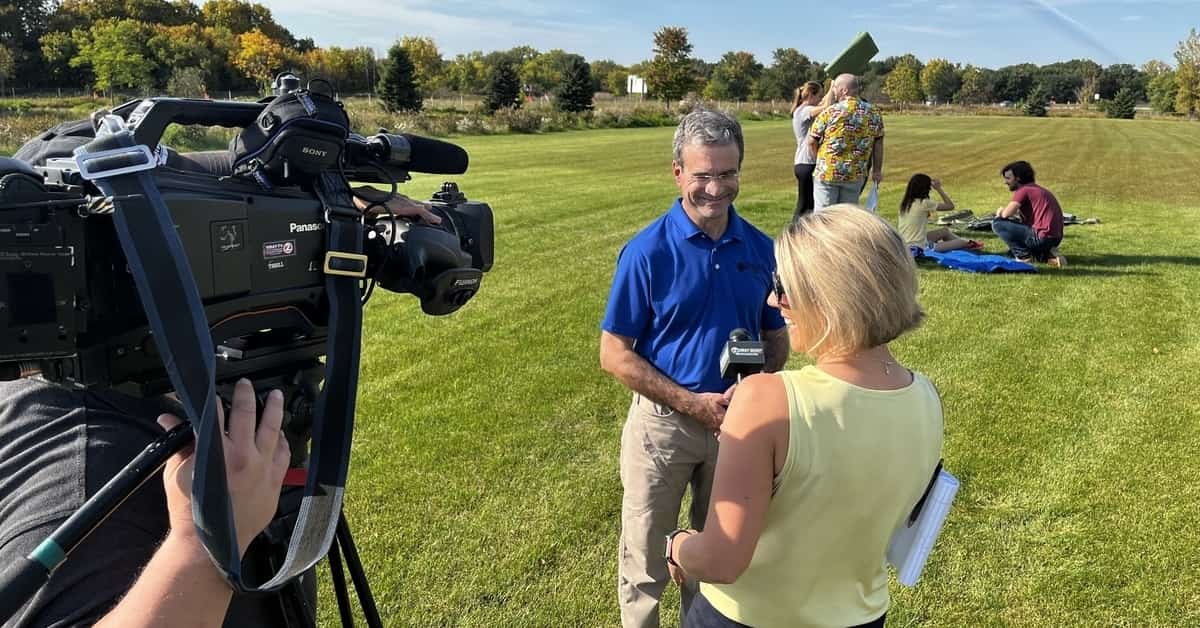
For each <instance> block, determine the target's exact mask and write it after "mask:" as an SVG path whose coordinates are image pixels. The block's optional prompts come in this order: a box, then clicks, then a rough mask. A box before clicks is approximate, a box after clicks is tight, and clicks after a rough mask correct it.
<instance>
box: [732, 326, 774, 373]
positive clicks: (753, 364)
mask: <svg viewBox="0 0 1200 628" xmlns="http://www.w3.org/2000/svg"><path fill="white" fill-rule="evenodd" d="M766 364H767V358H766V354H765V353H764V352H763V343H762V341H760V340H751V339H750V332H748V331H746V330H745V329H742V328H741V327H739V328H737V329H735V330H733V331H731V332H729V340H728V341H726V343H725V349H724V350H722V351H721V378H722V379H735V378H736V379H737V381H738V382H739V383H740V382H741V381H742V377H743V376H746V375H753V374H755V373H761V372H762V370H763V368H764V367H765V366H766Z"/></svg>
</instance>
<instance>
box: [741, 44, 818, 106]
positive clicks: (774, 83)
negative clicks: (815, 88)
mask: <svg viewBox="0 0 1200 628" xmlns="http://www.w3.org/2000/svg"><path fill="white" fill-rule="evenodd" d="M771 57H772V63H771V67H769V68H766V69H764V70H763V72H762V76H761V77H759V79H758V82H757V84H756V85H755V89H754V94H753V97H754V99H755V100H791V98H792V94H793V93H794V92H795V90H796V88H797V87H800V86H801V85H803V84H804V83H805V82H806V81H819V80H821V78H822V77H821V75H822V71H821V67H820V66H819V65H817V64H815V63H813V62H812V61H811V60H809V58H808V57H806V56H805V55H803V54H801V53H800V51H799V50H796V49H795V48H776V49H775V50H774V52H772V53H771Z"/></svg>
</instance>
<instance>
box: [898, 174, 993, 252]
mask: <svg viewBox="0 0 1200 628" xmlns="http://www.w3.org/2000/svg"><path fill="white" fill-rule="evenodd" d="M931 189H932V190H936V191H937V193H938V196H941V197H942V200H941V201H935V200H933V199H931V198H929V191H930V190H931ZM953 209H954V201H952V200H950V195H949V194H946V190H944V189H942V182H941V181H940V180H938V179H931V178H930V177H929V175H927V174H920V173H917V174H914V175H913V176H912V178H911V179H909V180H908V187H907V188H905V190H904V199H903V200H901V201H900V220H899V221H898V222H897V227H899V230H900V237H901V238H904V243H905V244H907V245H909V246H919V247H921V248H926V247H928V248H931V249H933V250H935V251H937V252H939V253H944V252H946V251H954V250H956V249H971V250H978V249H981V248H983V243H982V242H980V241H978V240H966V239H963V238H960V237H958V236H957V235H955V234H954V232H953V231H951V230H950V229H948V228H946V227H939V228H937V229H933V230H930V229H929V228H928V225H929V219H930V218H932V217H933V215H934V213H936V212H942V211H950V210H953Z"/></svg>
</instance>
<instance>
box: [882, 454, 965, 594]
mask: <svg viewBox="0 0 1200 628" xmlns="http://www.w3.org/2000/svg"><path fill="white" fill-rule="evenodd" d="M957 492H958V478H956V477H954V476H953V475H950V474H949V473H947V472H946V471H943V470H941V469H940V465H939V470H938V473H937V477H936V478H935V479H934V481H933V486H932V487H930V489H929V492H928V493H927V495H926V497H925V503H924V504H923V505H922V506H921V511H920V513H919V514H918V515H917V518H916V520H915V521H914V522H913V523H912V525H908V523H909V520H908V517H905V519H904V521H903V522H901V525H900V527H899V528H898V529H897V530H896V531H895V532H894V533H893V534H892V540H891V542H890V543H888V550H887V560H888V562H889V563H891V564H892V566H893V567H895V568H896V578H897V579H898V580H899V581H900V584H902V585H904V586H906V587H911V586H914V585H916V584H917V580H918V579H920V577H921V570H922V569H924V568H925V562H926V561H927V560H929V553H930V551H932V550H933V542H934V541H936V540H937V537H938V533H940V532H941V531H942V523H943V522H945V521H946V515H947V514H949V512H950V504H952V503H953V502H954V495H955V494H956V493H957Z"/></svg>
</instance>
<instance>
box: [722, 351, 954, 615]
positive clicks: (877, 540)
mask: <svg viewBox="0 0 1200 628" xmlns="http://www.w3.org/2000/svg"><path fill="white" fill-rule="evenodd" d="M779 375H780V376H781V377H783V382H784V386H785V387H786V389H787V396H788V407H789V416H790V418H791V429H790V437H789V441H788V452H787V459H786V460H785V461H784V464H783V469H782V470H781V471H780V472H779V475H778V476H776V477H775V480H774V483H773V491H772V496H771V505H770V506H769V507H768V509H767V520H766V525H765V526H764V528H763V533H762V536H761V538H759V540H758V545H757V546H756V547H755V549H754V557H753V558H752V559H751V561H750V566H749V567H747V569H746V571H745V572H744V573H743V574H742V575H741V577H739V578H738V580H737V582H735V583H733V584H729V585H716V584H708V583H703V584H702V585H701V587H700V590H701V592H702V593H703V594H704V597H705V598H707V599H708V601H709V602H711V603H712V605H713V607H714V608H716V609H717V610H718V611H720V612H721V614H723V615H725V616H726V617H728V618H730V619H732V620H734V621H738V622H741V623H743V624H747V625H749V626H754V627H755V628H771V627H774V626H786V627H788V628H804V627H814V628H816V627H821V628H825V627H838V628H845V627H846V626H854V625H857V624H862V623H867V622H870V621H872V620H875V619H877V618H878V617H879V616H880V615H882V614H883V613H885V612H886V611H887V609H888V588H887V587H888V576H887V568H886V566H885V563H886V559H885V557H884V554H885V553H886V551H887V544H888V540H889V539H890V538H891V535H892V531H893V530H895V529H896V527H897V525H898V524H899V522H900V520H901V519H902V518H903V517H907V516H908V514H909V512H910V511H911V510H912V508H913V506H914V505H915V504H916V503H917V500H918V499H920V498H921V494H922V493H923V492H924V491H925V486H926V485H927V484H928V482H929V478H930V477H931V476H932V475H933V469H934V467H935V466H936V465H937V462H938V457H939V455H940V452H941V450H942V405H941V400H940V399H939V398H938V394H937V390H935V389H934V387H933V384H932V383H930V381H929V380H928V379H927V378H926V377H925V376H924V375H921V374H920V373H916V372H914V373H913V381H912V383H911V384H910V385H908V386H907V387H905V388H901V389H898V390H871V389H867V388H862V387H859V386H855V385H854V384H851V383H849V382H845V381H842V380H840V379H837V378H835V377H833V376H831V375H828V374H826V373H825V372H824V371H822V370H820V369H818V368H816V367H814V366H806V367H804V368H803V369H801V370H799V371H784V372H782V373H780V374H779Z"/></svg>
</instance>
